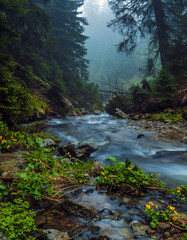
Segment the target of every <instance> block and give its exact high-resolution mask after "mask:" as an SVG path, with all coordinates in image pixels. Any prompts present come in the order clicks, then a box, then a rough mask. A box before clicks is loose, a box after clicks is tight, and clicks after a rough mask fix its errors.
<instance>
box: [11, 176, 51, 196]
mask: <svg viewBox="0 0 187 240" xmlns="http://www.w3.org/2000/svg"><path fill="white" fill-rule="evenodd" d="M17 175H18V176H19V177H20V178H21V179H20V180H14V181H13V183H12V185H11V191H13V192H14V193H16V194H18V195H20V196H23V197H25V196H27V195H31V196H33V197H34V198H35V199H41V197H42V195H44V196H50V195H52V193H53V188H52V186H51V183H52V181H51V180H50V179H49V178H47V177H46V176H43V175H42V174H38V173H33V172H25V173H19V174H17Z"/></svg>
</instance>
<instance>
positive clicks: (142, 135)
mask: <svg viewBox="0 0 187 240" xmlns="http://www.w3.org/2000/svg"><path fill="white" fill-rule="evenodd" d="M141 137H145V135H144V134H139V135H138V136H137V138H141Z"/></svg>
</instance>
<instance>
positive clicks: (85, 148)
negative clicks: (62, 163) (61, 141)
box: [58, 141, 98, 160]
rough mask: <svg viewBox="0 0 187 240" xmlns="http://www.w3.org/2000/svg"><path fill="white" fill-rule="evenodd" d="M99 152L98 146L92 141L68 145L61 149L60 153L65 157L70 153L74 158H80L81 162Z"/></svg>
mask: <svg viewBox="0 0 187 240" xmlns="http://www.w3.org/2000/svg"><path fill="white" fill-rule="evenodd" d="M97 150H98V147H97V145H96V144H95V143H94V142H91V141H82V142H79V141H76V142H71V143H68V144H66V145H64V146H61V147H59V149H58V151H59V153H60V154H61V155H62V156H63V155H65V154H67V153H68V152H69V153H70V155H71V156H72V157H74V158H78V159H81V160H86V159H87V158H88V157H89V156H90V155H91V153H93V152H95V151H97Z"/></svg>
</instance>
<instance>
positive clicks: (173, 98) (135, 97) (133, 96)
mask: <svg viewBox="0 0 187 240" xmlns="http://www.w3.org/2000/svg"><path fill="white" fill-rule="evenodd" d="M183 78H184V79H185V72H183ZM177 79H178V77H177V75H174V74H172V72H169V71H168V70H167V69H162V70H161V71H160V72H159V73H158V75H157V77H156V78H155V79H152V80H146V79H143V80H142V82H141V83H140V84H136V85H133V86H132V87H131V88H130V89H129V90H128V91H127V92H126V94H123V95H122V94H120V93H116V95H115V96H114V97H113V98H112V99H110V100H109V102H108V104H107V105H106V108H105V109H106V111H107V112H108V113H109V114H112V115H115V114H116V108H119V109H120V110H122V111H124V112H125V113H143V114H145V113H159V112H161V111H164V110H165V109H168V108H170V109H177V108H179V107H185V106H186V104H187V103H186V100H185V99H186V97H185V93H184V94H180V89H179V88H181V86H180V84H179V82H178V81H177ZM183 95H184V96H183ZM176 111H177V110H176ZM172 115H173V114H172ZM166 117H167V119H169V118H170V117H171V114H170V115H168V116H166ZM163 118H164V116H163ZM171 120H174V119H172V117H171Z"/></svg>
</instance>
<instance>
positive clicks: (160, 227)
mask: <svg viewBox="0 0 187 240" xmlns="http://www.w3.org/2000/svg"><path fill="white" fill-rule="evenodd" d="M170 228H171V225H170V224H169V223H165V222H160V223H159V224H158V226H157V228H156V230H157V232H165V231H167V230H169V229H170Z"/></svg>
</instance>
